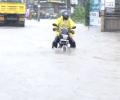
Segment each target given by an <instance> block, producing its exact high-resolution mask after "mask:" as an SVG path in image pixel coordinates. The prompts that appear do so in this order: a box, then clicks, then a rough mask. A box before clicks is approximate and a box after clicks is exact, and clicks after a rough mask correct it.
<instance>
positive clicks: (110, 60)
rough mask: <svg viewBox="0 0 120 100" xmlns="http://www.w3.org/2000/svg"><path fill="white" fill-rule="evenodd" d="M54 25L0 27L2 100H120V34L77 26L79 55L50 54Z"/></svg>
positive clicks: (28, 23)
mask: <svg viewBox="0 0 120 100" xmlns="http://www.w3.org/2000/svg"><path fill="white" fill-rule="evenodd" d="M53 22H54V20H40V22H37V21H34V20H30V21H28V20H26V26H25V28H21V27H0V98H1V99H2V100H113V99H114V100H120V68H119V66H120V38H119V37H120V33H119V32H116V33H114V32H111V33H109V32H103V33H102V32H100V29H99V28H96V27H90V28H87V27H84V26H83V25H81V24H77V29H76V35H75V36H74V39H75V41H76V44H77V48H76V49H70V50H69V51H68V52H65V53H64V52H62V51H60V50H55V49H52V48H51V43H52V41H53V39H54V36H55V35H54V32H53V31H52V23H53Z"/></svg>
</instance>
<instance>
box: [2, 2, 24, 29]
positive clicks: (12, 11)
mask: <svg viewBox="0 0 120 100" xmlns="http://www.w3.org/2000/svg"><path fill="white" fill-rule="evenodd" d="M25 12H26V5H25V3H24V1H23V0H0V25H15V26H22V27H24V26H25Z"/></svg>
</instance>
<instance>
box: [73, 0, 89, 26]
mask: <svg viewBox="0 0 120 100" xmlns="http://www.w3.org/2000/svg"><path fill="white" fill-rule="evenodd" d="M89 9H90V3H89V0H86V2H85V4H84V6H81V5H78V6H76V7H75V10H74V13H73V14H72V19H73V20H74V21H75V22H80V23H83V24H84V25H86V26H88V25H89Z"/></svg>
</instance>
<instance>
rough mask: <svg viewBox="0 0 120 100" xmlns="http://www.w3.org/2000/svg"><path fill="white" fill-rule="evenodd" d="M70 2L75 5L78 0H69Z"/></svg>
mask: <svg viewBox="0 0 120 100" xmlns="http://www.w3.org/2000/svg"><path fill="white" fill-rule="evenodd" d="M70 2H71V4H76V5H77V4H78V0H71V1H70Z"/></svg>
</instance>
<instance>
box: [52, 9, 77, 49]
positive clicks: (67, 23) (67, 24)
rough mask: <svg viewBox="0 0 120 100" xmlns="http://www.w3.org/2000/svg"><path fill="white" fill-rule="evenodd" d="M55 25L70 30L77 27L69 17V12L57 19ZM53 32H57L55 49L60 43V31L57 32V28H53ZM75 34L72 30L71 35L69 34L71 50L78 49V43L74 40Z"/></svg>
mask: <svg viewBox="0 0 120 100" xmlns="http://www.w3.org/2000/svg"><path fill="white" fill-rule="evenodd" d="M55 24H56V25H57V26H58V27H62V28H68V29H72V27H76V26H75V23H74V22H73V21H72V19H71V18H70V17H69V14H68V12H67V11H65V12H63V13H62V16H61V17H59V18H57V19H56V21H55ZM53 31H55V33H56V37H55V40H54V41H53V43H52V48H54V47H55V48H57V46H58V43H59V41H60V32H59V31H58V30H56V27H55V26H54V28H53ZM73 34H75V32H74V31H73V30H71V31H70V33H69V38H68V40H69V43H70V47H71V48H76V43H75V41H74V40H73V38H72V36H73Z"/></svg>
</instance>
